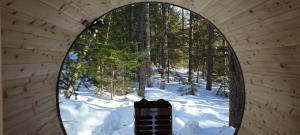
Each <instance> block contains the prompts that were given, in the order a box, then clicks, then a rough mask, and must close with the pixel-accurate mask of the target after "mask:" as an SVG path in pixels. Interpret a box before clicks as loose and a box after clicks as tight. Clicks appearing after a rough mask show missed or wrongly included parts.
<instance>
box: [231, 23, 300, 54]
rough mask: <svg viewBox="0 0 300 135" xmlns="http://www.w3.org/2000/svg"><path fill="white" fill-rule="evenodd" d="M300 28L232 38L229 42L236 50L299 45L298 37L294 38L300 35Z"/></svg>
mask: <svg viewBox="0 0 300 135" xmlns="http://www.w3.org/2000/svg"><path fill="white" fill-rule="evenodd" d="M299 31H300V28H295V29H292V30H288V31H284V32H278V33H274V34H270V35H267V36H262V37H257V38H251V39H244V40H238V41H237V40H232V42H231V44H233V45H234V50H235V51H236V52H240V51H247V50H254V49H256V50H258V49H265V48H272V47H276V48H277V47H284V46H299V45H300V44H299V42H300V39H299V38H295V37H299V36H300V33H299Z"/></svg>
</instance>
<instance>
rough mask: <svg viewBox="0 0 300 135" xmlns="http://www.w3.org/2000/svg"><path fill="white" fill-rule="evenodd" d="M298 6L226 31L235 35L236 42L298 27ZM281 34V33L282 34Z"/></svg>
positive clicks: (299, 10)
mask: <svg viewBox="0 0 300 135" xmlns="http://www.w3.org/2000/svg"><path fill="white" fill-rule="evenodd" d="M299 17H300V8H297V9H295V10H291V11H289V12H285V13H283V14H280V15H278V16H275V17H272V18H268V19H266V20H262V21H260V22H258V23H254V24H252V25H249V26H247V27H244V28H240V29H237V30H235V31H232V32H228V34H227V35H228V36H230V35H235V37H234V38H235V39H236V42H237V41H241V40H251V39H252V40H253V39H257V38H258V39H259V38H263V37H265V36H270V35H272V34H273V33H274V34H278V33H281V32H285V31H289V30H293V29H295V28H298V29H299V28H300V24H299V23H298V22H299V20H300V19H299ZM291 26H293V27H291ZM250 35H251V36H250ZM282 35H283V34H282Z"/></svg>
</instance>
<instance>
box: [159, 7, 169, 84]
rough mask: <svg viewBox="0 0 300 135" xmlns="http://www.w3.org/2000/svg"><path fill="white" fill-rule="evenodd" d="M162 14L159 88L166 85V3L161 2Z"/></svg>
mask: <svg viewBox="0 0 300 135" xmlns="http://www.w3.org/2000/svg"><path fill="white" fill-rule="evenodd" d="M162 14H163V24H164V32H163V47H162V50H163V53H162V59H161V60H162V72H161V83H160V88H161V89H165V87H166V77H165V75H166V65H167V60H168V34H167V33H168V5H167V4H165V3H163V4H162Z"/></svg>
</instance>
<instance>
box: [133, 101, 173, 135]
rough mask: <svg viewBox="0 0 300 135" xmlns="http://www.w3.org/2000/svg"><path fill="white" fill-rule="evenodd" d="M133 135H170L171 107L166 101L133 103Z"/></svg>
mask: <svg viewBox="0 0 300 135" xmlns="http://www.w3.org/2000/svg"><path fill="white" fill-rule="evenodd" d="M134 108H135V121H134V124H135V135H172V106H171V104H170V103H169V102H168V101H165V100H163V99H160V100H158V101H147V100H146V99H142V100H141V101H139V102H135V103H134Z"/></svg>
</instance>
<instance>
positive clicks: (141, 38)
mask: <svg viewBox="0 0 300 135" xmlns="http://www.w3.org/2000/svg"><path fill="white" fill-rule="evenodd" d="M137 8H138V15H139V16H138V18H139V22H138V31H137V34H136V35H137V41H138V42H139V46H138V51H141V52H142V51H145V49H146V42H145V41H146V40H145V39H146V31H145V28H146V27H145V22H146V21H145V19H146V17H145V10H146V5H145V4H143V3H142V4H139V5H137ZM145 57H147V56H146V55H145V56H144V57H143V58H142V62H141V65H140V66H139V73H138V80H139V81H138V82H139V90H138V96H140V97H145V86H146V77H147V76H146V74H147V61H145V59H146V58H145Z"/></svg>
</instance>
